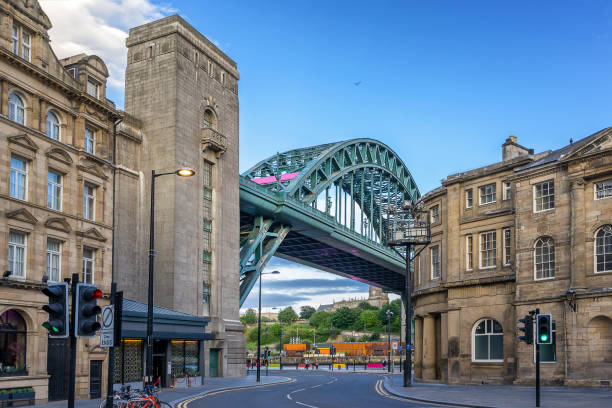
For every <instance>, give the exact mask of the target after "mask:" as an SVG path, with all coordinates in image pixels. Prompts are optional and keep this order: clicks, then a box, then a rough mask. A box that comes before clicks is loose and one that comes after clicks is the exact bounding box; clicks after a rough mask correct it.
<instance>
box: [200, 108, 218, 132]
mask: <svg viewBox="0 0 612 408" xmlns="http://www.w3.org/2000/svg"><path fill="white" fill-rule="evenodd" d="M201 126H202V129H205V128H210V129H213V130H217V117H216V116H215V113H214V112H213V111H212V110H211V109H208V108H207V109H204V112H202V125H201Z"/></svg>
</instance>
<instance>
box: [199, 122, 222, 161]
mask: <svg viewBox="0 0 612 408" xmlns="http://www.w3.org/2000/svg"><path fill="white" fill-rule="evenodd" d="M201 142H202V150H206V149H210V150H212V151H214V152H216V155H217V157H219V156H221V155H222V154H223V153H225V151H226V150H227V138H226V137H225V136H223V135H222V134H221V133H219V132H217V131H216V130H213V129H211V128H204V129H202V140H201Z"/></svg>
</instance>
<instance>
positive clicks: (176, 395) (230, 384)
mask: <svg viewBox="0 0 612 408" xmlns="http://www.w3.org/2000/svg"><path fill="white" fill-rule="evenodd" d="M287 381H291V379H290V378H288V377H279V376H269V377H265V376H262V377H261V382H259V383H257V382H256V381H255V376H254V375H247V376H246V377H219V378H206V379H205V383H204V385H201V386H197V387H191V388H164V389H162V390H161V391H160V392H159V399H160V400H162V401H166V402H168V403H169V404H170V405H172V406H173V407H174V406H176V404H178V403H179V402H181V401H182V400H184V399H187V398H191V397H195V396H196V395H204V394H208V393H211V392H215V391H220V390H227V389H232V388H243V387H253V386H256V385H271V384H279V383H283V382H287ZM101 401H102V400H101V399H95V400H77V401H75V402H74V406H75V407H78V408H98V406H99V405H100V402H101ZM34 406H35V407H46V408H60V407H61V408H64V407H66V401H65V400H64V401H54V402H50V403H48V404H45V405H30V407H34Z"/></svg>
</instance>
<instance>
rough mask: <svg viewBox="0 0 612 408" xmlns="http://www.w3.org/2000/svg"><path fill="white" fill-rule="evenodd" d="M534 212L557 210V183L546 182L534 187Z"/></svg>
mask: <svg viewBox="0 0 612 408" xmlns="http://www.w3.org/2000/svg"><path fill="white" fill-rule="evenodd" d="M533 198H534V211H535V212H540V211H546V210H551V209H553V208H555V182H554V181H553V180H548V181H544V182H542V183H538V184H536V185H535V186H533Z"/></svg>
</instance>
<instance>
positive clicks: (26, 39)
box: [21, 30, 32, 61]
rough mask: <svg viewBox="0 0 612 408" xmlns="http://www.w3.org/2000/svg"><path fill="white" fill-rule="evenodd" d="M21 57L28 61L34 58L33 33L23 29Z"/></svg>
mask: <svg viewBox="0 0 612 408" xmlns="http://www.w3.org/2000/svg"><path fill="white" fill-rule="evenodd" d="M21 57H22V58H23V59H24V60H26V61H31V60H32V35H30V33H28V32H27V31H25V30H21Z"/></svg>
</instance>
